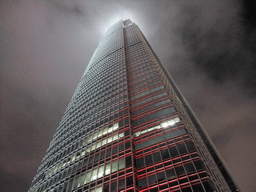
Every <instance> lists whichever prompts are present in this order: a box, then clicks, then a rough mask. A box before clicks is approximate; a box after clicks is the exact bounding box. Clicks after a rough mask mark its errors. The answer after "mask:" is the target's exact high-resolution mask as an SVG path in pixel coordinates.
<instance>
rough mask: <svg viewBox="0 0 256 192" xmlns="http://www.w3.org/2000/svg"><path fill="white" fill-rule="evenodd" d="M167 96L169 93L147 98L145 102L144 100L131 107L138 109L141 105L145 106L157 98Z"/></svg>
mask: <svg viewBox="0 0 256 192" xmlns="http://www.w3.org/2000/svg"><path fill="white" fill-rule="evenodd" d="M165 95H167V92H164V93H161V94H158V95H155V96H152V97H149V98H147V99H144V100H142V101H139V102H137V103H134V104H131V107H136V106H138V105H141V104H143V103H147V102H150V101H152V100H155V99H157V98H160V97H163V96H165Z"/></svg>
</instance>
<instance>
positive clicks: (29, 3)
mask: <svg viewBox="0 0 256 192" xmlns="http://www.w3.org/2000/svg"><path fill="white" fill-rule="evenodd" d="M187 2H191V3H187ZM255 6H256V4H255V3H254V1H249V0H247V1H236V0H195V1H185V0H184V1H183V0H179V1H178V0H177V1H171V0H166V1H163V0H159V1H139V0H138V1H135V0H129V1H128V0H127V1H125V0H122V1H110V0H108V1H106V0H105V1H96V0H94V1H84V0H81V1H76V0H73V1H72V0H70V1H68V0H23V1H18V0H17V1H16V0H1V1H0V62H1V65H0V67H1V84H0V85H1V138H0V178H1V179H0V191H1V192H14V191H15V192H25V191H27V190H28V188H29V186H30V184H31V181H32V179H33V177H34V176H35V174H36V170H37V168H38V166H39V165H40V162H41V160H42V158H43V156H44V155H45V151H46V149H47V148H48V146H49V143H50V141H51V139H52V136H53V134H54V132H55V130H56V128H57V126H58V123H59V121H60V119H61V117H62V115H63V113H64V111H65V108H66V107H67V105H68V102H69V100H70V99H71V97H72V94H73V92H74V90H75V88H76V86H77V84H78V82H79V80H80V78H81V76H82V74H83V71H84V70H85V68H86V66H87V64H88V62H89V60H90V58H91V56H92V54H93V52H94V50H95V48H96V47H97V45H98V44H99V41H100V39H101V38H102V36H103V34H104V32H106V29H107V28H108V27H110V26H111V25H112V24H113V23H115V22H116V21H118V20H119V19H122V18H123V19H127V18H130V19H131V20H133V21H134V22H136V23H137V24H138V26H139V27H140V28H141V30H142V31H143V32H144V34H145V36H146V38H147V39H148V41H149V42H150V44H151V45H152V47H153V49H154V50H155V52H156V53H157V55H158V56H159V58H160V60H161V61H162V63H163V65H164V66H165V67H166V68H167V69H168V71H169V73H170V74H171V75H172V77H173V78H174V80H175V81H176V83H177V85H178V87H179V88H180V89H181V91H182V92H183V94H184V96H185V97H186V99H187V100H188V102H189V103H190V105H191V107H192V108H193V110H194V112H195V113H196V114H197V116H198V118H199V119H200V121H201V123H202V124H203V126H204V127H205V129H206V131H207V132H208V134H209V136H210V137H211V138H212V140H213V142H214V144H215V145H216V147H217V149H218V150H219V152H220V154H221V155H222V157H223V159H224V160H225V162H226V164H227V165H228V167H229V169H230V171H231V173H232V174H233V177H234V179H235V181H236V182H237V184H238V186H239V187H240V189H241V190H242V191H244V192H253V191H255V189H256V179H255V175H256V147H255V146H256V129H255V125H256V116H255V114H256V102H255V100H256V77H255V74H256V64H255V61H256V54H255V53H256V16H255V13H256V12H255V9H256V8H255Z"/></svg>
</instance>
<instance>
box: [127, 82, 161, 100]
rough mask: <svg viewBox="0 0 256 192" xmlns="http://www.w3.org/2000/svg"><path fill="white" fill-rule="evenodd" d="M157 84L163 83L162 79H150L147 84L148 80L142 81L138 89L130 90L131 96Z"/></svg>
mask: <svg viewBox="0 0 256 192" xmlns="http://www.w3.org/2000/svg"><path fill="white" fill-rule="evenodd" d="M156 85H161V81H160V80H155V81H149V82H148V83H147V84H146V82H144V83H140V84H139V87H137V89H134V90H133V91H130V97H133V96H134V95H135V94H138V92H141V91H143V90H146V89H150V87H153V86H154V87H155V86H156Z"/></svg>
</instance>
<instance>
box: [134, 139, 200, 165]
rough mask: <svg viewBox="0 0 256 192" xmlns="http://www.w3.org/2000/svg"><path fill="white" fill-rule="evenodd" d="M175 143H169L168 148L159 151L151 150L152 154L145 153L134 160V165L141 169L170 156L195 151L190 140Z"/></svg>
mask: <svg viewBox="0 0 256 192" xmlns="http://www.w3.org/2000/svg"><path fill="white" fill-rule="evenodd" d="M176 145H177V146H175V145H170V146H169V147H168V149H162V150H160V151H156V152H153V153H152V154H148V155H145V156H143V157H140V158H138V159H137V160H136V167H137V168H138V169H141V168H143V167H145V166H149V165H151V164H156V163H159V162H161V161H165V160H167V159H170V158H175V157H178V156H180V155H184V154H187V153H193V152H195V151H196V148H195V146H194V144H193V143H192V142H191V141H186V142H179V143H176Z"/></svg>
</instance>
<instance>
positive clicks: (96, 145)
mask: <svg viewBox="0 0 256 192" xmlns="http://www.w3.org/2000/svg"><path fill="white" fill-rule="evenodd" d="M119 124H120V126H123V121H120V123H119ZM127 124H129V119H125V121H124V125H127ZM118 128H119V126H118V124H114V125H113V126H112V127H110V128H108V127H105V128H101V129H99V130H98V131H97V132H95V133H93V134H92V135H90V136H88V137H86V138H84V139H82V140H79V141H78V142H77V144H78V145H77V147H76V148H78V147H80V146H84V145H85V144H87V145H88V143H90V142H91V141H93V140H96V139H97V138H100V137H102V136H104V135H106V134H110V133H112V132H114V131H115V130H117V129H118ZM122 137H124V132H122V133H116V134H114V135H111V136H110V137H108V138H106V139H101V140H99V141H98V142H95V143H93V144H91V145H89V146H88V147H87V149H86V150H83V151H81V152H79V155H77V154H75V155H73V156H72V157H71V158H70V160H68V161H65V162H60V163H59V164H58V165H56V166H54V167H53V168H51V169H50V170H49V171H48V172H47V174H46V176H49V175H50V174H52V173H53V172H55V171H57V170H58V169H60V168H62V167H64V166H66V165H67V164H69V163H71V162H72V161H75V160H76V159H78V158H80V157H81V156H84V155H85V154H86V153H89V152H91V151H93V150H95V149H98V148H100V147H102V146H104V145H106V144H108V143H111V142H113V141H116V140H118V139H120V138H122ZM69 149H70V148H69ZM73 150H74V149H73ZM73 150H70V152H72V151H73ZM63 154H66V152H63ZM67 154H68V152H67ZM67 154H66V155H67ZM61 156H63V155H61ZM57 159H58V158H56V160H57ZM54 162H55V161H51V164H53V163H54Z"/></svg>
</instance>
